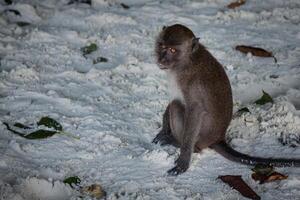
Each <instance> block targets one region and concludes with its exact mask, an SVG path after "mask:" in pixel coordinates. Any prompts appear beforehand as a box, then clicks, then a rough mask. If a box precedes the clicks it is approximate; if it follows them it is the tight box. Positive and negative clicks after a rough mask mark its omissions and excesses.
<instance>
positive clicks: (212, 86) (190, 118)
mask: <svg viewBox="0 0 300 200" xmlns="http://www.w3.org/2000/svg"><path fill="white" fill-rule="evenodd" d="M155 52H156V58H157V63H158V65H159V68H160V69H162V70H164V71H166V73H167V76H168V77H169V87H170V93H171V97H172V101H171V102H170V103H169V105H168V106H167V109H166V111H165V113H164V115H163V127H162V130H161V131H160V132H159V133H158V134H157V136H156V137H155V138H154V140H153V142H154V143H160V144H161V145H166V144H172V145H174V146H177V147H180V155H179V157H178V159H177V160H176V161H175V167H174V168H172V169H170V170H169V171H168V174H170V175H178V174H180V173H183V172H185V171H186V170H187V169H188V168H189V164H190V161H191V155H192V153H193V152H200V151H201V150H202V149H204V148H212V149H214V150H215V151H216V152H218V153H220V154H221V155H223V156H224V157H226V158H227V159H229V160H232V161H236V162H241V163H243V164H248V165H255V164H259V163H260V164H270V165H273V166H279V167H282V166H296V167H299V166H300V160H299V159H285V158H276V159H275V158H259V157H252V156H249V155H246V154H242V153H239V152H237V151H235V150H234V149H232V148H231V147H230V146H228V145H227V144H226V142H225V134H226V130H227V128H228V125H229V123H230V121H231V118H232V92H231V87H230V82H229V80H228V77H227V75H226V73H225V71H224V69H223V67H222V65H221V64H220V63H219V62H218V61H217V60H216V59H215V58H214V57H213V56H212V55H211V54H210V53H209V52H208V51H207V50H206V48H205V47H204V46H203V45H201V44H200V43H199V40H198V38H196V37H195V35H194V33H193V32H192V31H191V30H190V29H188V28H187V27H185V26H183V25H180V24H175V25H172V26H169V27H164V28H163V30H162V31H161V33H160V34H159V36H158V38H157V41H156V48H155Z"/></svg>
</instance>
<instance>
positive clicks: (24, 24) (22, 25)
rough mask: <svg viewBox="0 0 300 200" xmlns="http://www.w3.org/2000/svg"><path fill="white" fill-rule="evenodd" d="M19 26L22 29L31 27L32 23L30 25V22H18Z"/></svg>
mask: <svg viewBox="0 0 300 200" xmlns="http://www.w3.org/2000/svg"><path fill="white" fill-rule="evenodd" d="M16 24H17V25H18V26H21V27H24V26H29V25H31V24H30V23H28V22H17V23H16Z"/></svg>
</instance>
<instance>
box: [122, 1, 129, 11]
mask: <svg viewBox="0 0 300 200" xmlns="http://www.w3.org/2000/svg"><path fill="white" fill-rule="evenodd" d="M120 5H121V6H122V7H123V8H124V9H126V10H127V9H129V8H130V7H129V6H128V5H126V4H124V3H121V4H120Z"/></svg>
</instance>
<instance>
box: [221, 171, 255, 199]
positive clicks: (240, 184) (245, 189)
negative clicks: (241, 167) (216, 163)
mask: <svg viewBox="0 0 300 200" xmlns="http://www.w3.org/2000/svg"><path fill="white" fill-rule="evenodd" d="M218 178H219V179H221V180H222V181H223V182H224V183H227V184H228V185H229V186H230V187H232V188H233V189H235V190H237V191H239V192H240V193H241V194H242V195H243V196H244V197H248V198H250V199H255V200H259V199H260V196H258V195H257V194H256V193H255V192H254V191H253V190H252V189H251V188H250V187H249V186H248V185H247V183H245V182H244V180H243V179H242V178H241V176H232V175H225V176H219V177H218Z"/></svg>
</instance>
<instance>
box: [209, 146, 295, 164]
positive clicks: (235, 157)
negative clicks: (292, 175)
mask: <svg viewBox="0 0 300 200" xmlns="http://www.w3.org/2000/svg"><path fill="white" fill-rule="evenodd" d="M210 147H211V148H212V149H214V150H215V151H216V152H218V153H219V154H221V155H222V156H224V157H225V158H227V159H228V160H231V161H234V162H239V163H242V164H245V165H256V164H265V165H272V166H274V167H300V159H286V158H261V157H252V156H249V155H247V154H243V153H240V152H238V151H236V150H234V149H233V148H231V147H230V146H229V145H228V144H227V143H226V142H225V141H221V142H219V143H216V144H213V145H211V146H210Z"/></svg>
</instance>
